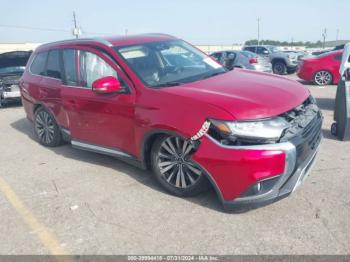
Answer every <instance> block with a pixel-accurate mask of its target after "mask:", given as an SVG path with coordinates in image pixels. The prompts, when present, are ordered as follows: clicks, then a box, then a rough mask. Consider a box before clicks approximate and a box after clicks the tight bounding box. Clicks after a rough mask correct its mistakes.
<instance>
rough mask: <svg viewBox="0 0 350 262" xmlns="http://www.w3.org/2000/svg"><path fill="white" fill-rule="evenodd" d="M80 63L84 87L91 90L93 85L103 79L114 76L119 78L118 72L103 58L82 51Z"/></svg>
mask: <svg viewBox="0 0 350 262" xmlns="http://www.w3.org/2000/svg"><path fill="white" fill-rule="evenodd" d="M79 63H80V79H81V80H80V81H81V86H82V87H87V88H91V87H92V83H93V82H94V81H95V80H97V79H100V78H102V77H106V76H114V77H116V78H118V74H117V72H116V71H115V70H114V69H113V68H112V67H111V66H110V65H109V64H108V63H107V62H106V61H104V60H103V59H102V58H101V57H99V56H97V55H95V54H93V53H90V52H86V51H80V56H79ZM119 80H120V79H119Z"/></svg>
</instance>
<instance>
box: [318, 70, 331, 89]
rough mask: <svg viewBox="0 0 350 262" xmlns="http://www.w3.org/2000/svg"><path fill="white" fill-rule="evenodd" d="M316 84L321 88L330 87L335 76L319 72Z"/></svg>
mask: <svg viewBox="0 0 350 262" xmlns="http://www.w3.org/2000/svg"><path fill="white" fill-rule="evenodd" d="M314 82H315V84H317V85H319V86H325V85H330V84H332V82H333V76H332V74H331V73H329V72H328V71H324V70H322V71H318V72H317V73H316V74H315V76H314Z"/></svg>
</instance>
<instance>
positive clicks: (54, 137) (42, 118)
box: [34, 107, 62, 147]
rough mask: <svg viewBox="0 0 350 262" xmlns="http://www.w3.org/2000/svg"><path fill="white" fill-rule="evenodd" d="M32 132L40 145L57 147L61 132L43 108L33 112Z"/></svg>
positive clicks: (60, 139)
mask: <svg viewBox="0 0 350 262" xmlns="http://www.w3.org/2000/svg"><path fill="white" fill-rule="evenodd" d="M34 131H35V134H36V136H37V138H38V140H39V142H40V144H42V145H44V146H49V147H55V146H58V145H59V144H60V143H61V141H62V137H61V131H60V129H59V127H58V125H57V123H56V121H55V119H54V117H53V116H52V115H51V114H50V113H49V112H48V111H47V110H46V109H45V108H43V107H40V108H39V109H37V110H36V111H35V118H34Z"/></svg>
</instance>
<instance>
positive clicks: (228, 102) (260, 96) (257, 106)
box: [164, 69, 310, 120]
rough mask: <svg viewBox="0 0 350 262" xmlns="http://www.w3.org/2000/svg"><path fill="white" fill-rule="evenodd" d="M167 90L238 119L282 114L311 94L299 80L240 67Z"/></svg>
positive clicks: (166, 90) (166, 89)
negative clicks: (214, 107) (221, 110)
mask: <svg viewBox="0 0 350 262" xmlns="http://www.w3.org/2000/svg"><path fill="white" fill-rule="evenodd" d="M164 91H165V92H168V93H172V94H174V95H180V96H185V97H188V98H190V99H195V100H199V101H201V102H203V103H207V104H211V105H213V106H216V107H219V108H221V109H223V110H225V111H226V112H228V113H230V114H231V115H232V117H233V119H239V120H250V119H258V118H268V117H273V116H277V115H280V114H282V113H284V112H287V111H289V110H291V109H292V108H294V107H296V106H298V105H300V104H301V103H302V102H303V101H305V100H306V99H307V97H308V96H309V94H310V93H309V91H308V89H306V88H305V87H304V86H303V85H301V84H300V83H298V82H297V81H294V80H290V79H287V78H285V77H280V76H275V75H272V74H265V73H259V72H255V71H249V70H241V69H235V70H233V71H230V72H227V73H225V74H221V75H218V76H215V77H211V78H208V79H204V80H200V81H196V82H192V83H187V84H184V85H181V86H176V87H171V88H164ZM194 110H195V109H194ZM208 117H210V116H209V115H208Z"/></svg>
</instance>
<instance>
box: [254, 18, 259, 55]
mask: <svg viewBox="0 0 350 262" xmlns="http://www.w3.org/2000/svg"><path fill="white" fill-rule="evenodd" d="M259 45H260V17H258V45H257V46H256V47H255V53H258V46H259Z"/></svg>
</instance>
